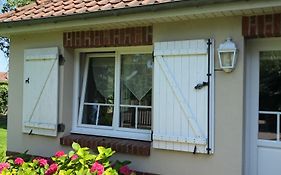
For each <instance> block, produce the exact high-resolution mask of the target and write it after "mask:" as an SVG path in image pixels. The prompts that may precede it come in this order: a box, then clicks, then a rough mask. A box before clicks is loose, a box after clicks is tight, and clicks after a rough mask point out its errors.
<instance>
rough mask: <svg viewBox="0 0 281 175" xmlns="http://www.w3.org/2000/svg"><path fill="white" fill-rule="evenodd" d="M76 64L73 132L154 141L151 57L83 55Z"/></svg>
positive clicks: (125, 53) (126, 53)
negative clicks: (75, 110) (152, 130)
mask: <svg viewBox="0 0 281 175" xmlns="http://www.w3.org/2000/svg"><path fill="white" fill-rule="evenodd" d="M75 64H76V80H75V81H77V82H78V83H77V86H76V87H77V88H76V93H75V94H76V95H77V99H79V100H78V102H76V103H75V104H76V105H75V106H76V108H77V109H78V110H77V112H76V114H75V116H74V117H75V118H74V119H76V120H74V121H77V123H76V124H74V125H73V132H75V133H82V134H92V135H101V136H110V137H121V138H130V139H139V140H151V124H152V123H151V121H152V73H153V56H152V53H151V52H144V51H140V50H136V51H134V50H131V51H122V50H114V52H112V51H111V52H100V51H99V52H91V53H87V52H84V53H81V52H80V54H79V58H77V59H76V63H75Z"/></svg>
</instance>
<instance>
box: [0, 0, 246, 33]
mask: <svg viewBox="0 0 281 175" xmlns="http://www.w3.org/2000/svg"><path fill="white" fill-rule="evenodd" d="M237 1H246V0H182V1H174V2H167V3H161V4H156V5H155V4H153V5H145V6H140V7H129V8H122V9H113V10H106V11H98V12H88V13H81V14H72V15H65V16H56V17H47V18H38V19H28V20H21V21H10V22H0V27H1V26H2V27H8V28H11V27H20V26H25V25H36V24H42V23H59V22H66V21H70V20H79V19H89V18H97V17H109V16H119V15H127V14H132V13H141V12H147V11H163V10H169V9H175V8H183V7H195V6H197V7H199V6H206V5H211V4H219V3H220V4H221V3H228V2H237Z"/></svg>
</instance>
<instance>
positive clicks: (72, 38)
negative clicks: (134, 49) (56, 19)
mask: <svg viewBox="0 0 281 175" xmlns="http://www.w3.org/2000/svg"><path fill="white" fill-rule="evenodd" d="M63 45H64V47H65V48H91V47H118V46H140V45H152V26H145V27H131V28H122V29H110V30H97V31H78V32H64V34H63Z"/></svg>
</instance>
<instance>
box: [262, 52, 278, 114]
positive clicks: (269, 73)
mask: <svg viewBox="0 0 281 175" xmlns="http://www.w3.org/2000/svg"><path fill="white" fill-rule="evenodd" d="M259 104H260V106H259V109H260V111H281V51H266V52H261V53H260V98H259Z"/></svg>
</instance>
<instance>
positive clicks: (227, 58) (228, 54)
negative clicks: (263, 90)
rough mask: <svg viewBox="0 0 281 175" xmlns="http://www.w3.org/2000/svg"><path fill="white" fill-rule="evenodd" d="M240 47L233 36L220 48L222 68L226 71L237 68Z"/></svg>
mask: <svg viewBox="0 0 281 175" xmlns="http://www.w3.org/2000/svg"><path fill="white" fill-rule="evenodd" d="M237 52H238V49H237V48H236V45H235V43H234V42H233V41H232V39H231V38H227V39H226V41H225V42H223V43H221V44H220V46H219V48H218V55H219V62H220V68H221V69H222V70H223V71H224V72H232V71H233V69H234V68H235V64H236V59H237V58H236V57H237V55H238V53H237Z"/></svg>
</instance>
